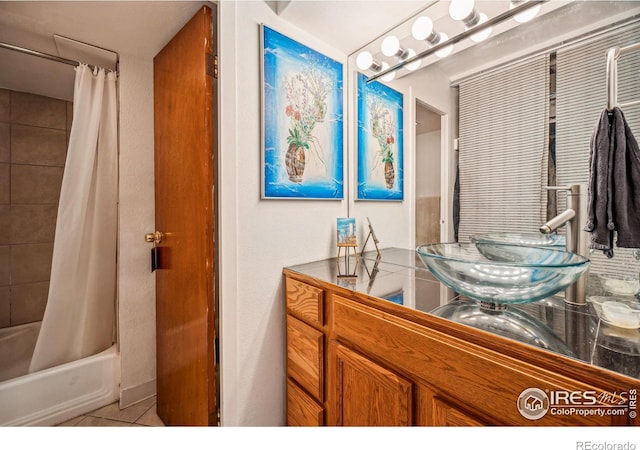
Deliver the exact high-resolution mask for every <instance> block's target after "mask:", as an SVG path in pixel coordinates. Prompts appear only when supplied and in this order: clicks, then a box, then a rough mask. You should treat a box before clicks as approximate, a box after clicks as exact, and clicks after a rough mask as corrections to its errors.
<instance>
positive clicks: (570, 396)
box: [517, 388, 635, 420]
mask: <svg viewBox="0 0 640 450" xmlns="http://www.w3.org/2000/svg"><path fill="white" fill-rule="evenodd" d="M517 407H518V411H519V412H520V415H522V416H523V417H525V418H526V419H529V420H538V419H541V418H542V417H544V416H545V415H546V414H547V413H551V414H552V415H556V416H571V415H579V416H619V415H624V414H626V413H627V412H628V411H629V395H628V393H627V392H621V393H619V394H618V393H608V392H597V391H562V390H559V391H549V390H545V391H543V390H542V389H538V388H528V389H525V390H524V391H522V393H521V394H520V395H519V396H518V401H517ZM634 413H635V411H634Z"/></svg>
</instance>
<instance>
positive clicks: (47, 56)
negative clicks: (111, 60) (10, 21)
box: [0, 42, 118, 74]
mask: <svg viewBox="0 0 640 450" xmlns="http://www.w3.org/2000/svg"><path fill="white" fill-rule="evenodd" d="M0 48H5V49H7V50H13V51H15V52H20V53H24V54H26V55H31V56H37V57H38V58H44V59H48V60H50V61H55V62H59V63H63V64H68V65H70V66H75V67H78V66H79V65H80V64H82V63H81V62H80V61H74V60H72V59H67V58H62V57H60V56H55V55H50V54H48V53H43V52H38V51H36V50H30V49H28V48H23V47H18V46H17V45H12V44H7V43H5V42H0ZM87 66H89V67H90V68H91V69H92V70H93V69H95V68H96V67H97V66H93V65H91V64H87ZM104 70H105V71H108V72H114V71H113V70H111V69H104ZM117 72H118V70H117V69H116V70H115V73H116V74H117Z"/></svg>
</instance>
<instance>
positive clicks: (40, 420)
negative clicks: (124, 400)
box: [0, 345, 120, 426]
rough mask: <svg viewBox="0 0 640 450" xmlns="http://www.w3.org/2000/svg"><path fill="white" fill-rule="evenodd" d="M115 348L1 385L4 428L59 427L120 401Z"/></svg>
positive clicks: (0, 416)
mask: <svg viewBox="0 0 640 450" xmlns="http://www.w3.org/2000/svg"><path fill="white" fill-rule="evenodd" d="M119 385H120V355H119V354H118V351H117V348H116V346H115V345H113V346H112V347H110V348H108V349H107V350H105V351H103V352H101V353H98V354H97V355H93V356H89V357H87V358H84V359H81V360H78V361H73V362H70V363H67V364H63V365H61V366H58V367H52V368H50V369H46V370H42V371H40V372H36V373H31V374H27V375H23V376H20V377H17V378H13V379H9V380H6V381H2V382H0V426H22V425H33V426H47V425H56V424H59V423H62V422H64V421H66V420H69V419H72V418H74V417H77V416H79V415H82V414H85V413H87V412H90V411H92V410H94V409H97V408H100V407H102V406H105V405H108V404H110V403H113V402H115V401H116V400H118V398H119Z"/></svg>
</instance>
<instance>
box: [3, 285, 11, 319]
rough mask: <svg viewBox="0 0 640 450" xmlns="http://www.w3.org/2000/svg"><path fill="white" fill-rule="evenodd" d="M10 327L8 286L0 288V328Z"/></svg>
mask: <svg viewBox="0 0 640 450" xmlns="http://www.w3.org/2000/svg"><path fill="white" fill-rule="evenodd" d="M9 325H11V297H10V296H9V286H4V287H0V328H4V327H8V326H9Z"/></svg>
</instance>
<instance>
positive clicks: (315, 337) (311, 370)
mask: <svg viewBox="0 0 640 450" xmlns="http://www.w3.org/2000/svg"><path fill="white" fill-rule="evenodd" d="M287 375H289V376H290V377H291V378H293V379H294V380H296V381H297V382H298V384H300V386H302V387H303V388H305V389H306V390H307V391H308V392H309V393H310V394H311V395H313V396H314V397H315V398H316V400H318V401H320V402H322V401H323V400H324V389H323V386H324V335H323V334H322V333H321V332H320V331H318V330H316V329H315V328H312V327H310V326H309V325H307V324H306V323H304V322H302V321H300V320H298V319H296V318H295V317H293V316H291V315H287Z"/></svg>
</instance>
